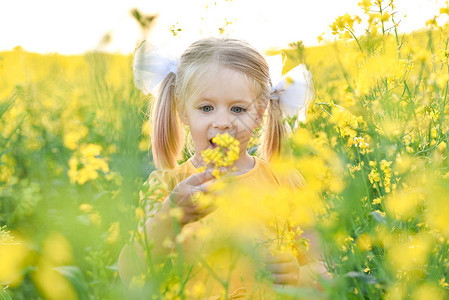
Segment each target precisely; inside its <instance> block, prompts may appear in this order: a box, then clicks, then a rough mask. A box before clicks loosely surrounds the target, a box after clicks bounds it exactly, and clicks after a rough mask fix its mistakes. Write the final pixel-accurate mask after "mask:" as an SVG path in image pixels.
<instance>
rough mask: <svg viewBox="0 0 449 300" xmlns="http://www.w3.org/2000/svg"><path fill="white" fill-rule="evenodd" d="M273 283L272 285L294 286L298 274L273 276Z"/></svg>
mask: <svg viewBox="0 0 449 300" xmlns="http://www.w3.org/2000/svg"><path fill="white" fill-rule="evenodd" d="M272 277H273V283H274V284H288V285H295V284H297V283H298V280H299V273H298V274H296V273H289V274H273V275H272Z"/></svg>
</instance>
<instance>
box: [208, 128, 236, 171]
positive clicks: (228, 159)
mask: <svg viewBox="0 0 449 300" xmlns="http://www.w3.org/2000/svg"><path fill="white" fill-rule="evenodd" d="M212 142H213V143H214V144H215V145H216V147H215V148H213V149H210V148H209V149H206V150H204V151H202V152H201V156H202V157H203V160H204V162H205V163H206V164H207V166H209V167H211V168H213V171H212V175H213V176H215V177H216V178H219V177H221V176H223V175H224V172H223V171H222V170H221V169H220V168H222V167H230V166H232V165H233V164H234V162H235V161H236V160H237V159H238V158H239V155H240V143H239V141H238V140H236V139H235V138H233V137H232V136H231V135H230V134H229V133H225V134H217V135H216V136H215V137H214V138H213V139H212ZM207 166H206V167H202V168H200V169H199V171H200V172H202V171H204V170H205V169H206V168H207Z"/></svg>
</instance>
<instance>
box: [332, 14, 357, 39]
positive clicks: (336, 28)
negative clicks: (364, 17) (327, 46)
mask: <svg viewBox="0 0 449 300" xmlns="http://www.w3.org/2000/svg"><path fill="white" fill-rule="evenodd" d="M355 22H357V23H360V22H361V19H360V18H359V17H358V16H354V17H351V16H350V15H349V14H345V15H344V16H340V17H338V18H337V19H336V20H335V22H334V23H333V24H332V25H331V28H332V34H333V35H337V34H340V36H344V34H345V33H348V32H350V33H351V34H352V32H353V31H354V23H355ZM347 37H350V36H347Z"/></svg>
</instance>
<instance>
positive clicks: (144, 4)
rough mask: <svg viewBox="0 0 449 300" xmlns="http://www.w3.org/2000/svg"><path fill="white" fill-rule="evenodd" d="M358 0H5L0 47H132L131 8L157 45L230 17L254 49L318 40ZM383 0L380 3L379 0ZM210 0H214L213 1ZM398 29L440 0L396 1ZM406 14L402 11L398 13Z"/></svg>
mask: <svg viewBox="0 0 449 300" xmlns="http://www.w3.org/2000/svg"><path fill="white" fill-rule="evenodd" d="M358 2H359V0H269V1H267V0H232V1H226V0H76V1H75V0H65V1H64V0H38V1H36V0H9V1H8V0H4V1H0V51H3V50H11V49H12V48H14V47H15V46H18V45H21V46H22V47H23V48H24V49H25V50H27V51H32V52H39V53H49V52H58V53H62V54H79V53H83V52H85V51H90V50H94V49H98V48H99V45H100V41H101V39H102V37H103V36H105V34H107V33H109V34H110V35H111V37H112V40H111V42H110V43H109V44H108V45H107V46H105V47H104V48H102V49H103V50H106V51H110V52H120V53H131V52H132V51H133V50H134V48H135V45H136V43H137V42H138V41H139V40H142V33H141V31H140V29H139V26H138V25H137V22H136V21H135V20H134V19H133V18H132V17H131V15H130V13H129V12H130V10H131V9H132V8H138V9H139V10H140V11H141V12H143V13H145V14H153V13H158V14H159V17H158V21H157V24H156V25H155V27H154V28H153V30H152V32H151V33H150V36H148V37H147V38H148V39H150V40H151V41H152V42H153V43H155V44H164V43H166V42H167V41H169V40H170V41H172V42H173V40H174V38H173V37H172V36H171V33H170V31H169V27H170V25H175V26H178V27H180V28H182V29H183V31H181V32H180V34H179V36H178V37H177V39H176V40H175V41H176V45H179V46H176V48H178V49H182V50H183V49H184V48H185V47H186V46H187V45H188V44H189V43H191V42H193V41H195V40H197V39H198V38H200V37H201V36H202V35H203V36H204V35H216V33H217V32H218V28H219V27H221V26H223V24H224V23H225V22H226V19H227V20H228V21H232V24H230V25H229V26H228V28H227V32H228V33H229V34H230V35H232V36H234V37H240V38H244V39H246V40H248V41H249V42H250V43H252V44H254V45H255V46H256V47H259V48H260V49H265V48H268V47H272V46H275V47H276V46H277V47H283V46H284V47H285V46H287V44H288V43H289V42H292V41H298V40H302V41H303V42H304V44H305V45H306V46H311V45H315V44H317V36H318V35H320V34H321V33H323V32H326V33H330V28H329V25H330V24H331V23H332V22H333V20H335V18H336V17H338V16H340V15H343V14H344V13H346V12H348V13H350V14H359V15H360V14H361V10H360V8H359V7H358V6H357V3H358ZM385 2H387V1H385ZM214 3H216V4H215V5H214ZM395 5H396V7H397V11H398V14H397V17H396V19H401V20H402V21H401V23H400V25H399V28H400V30H401V31H402V32H410V31H412V30H416V29H419V28H422V27H424V25H425V22H426V20H427V19H430V18H432V17H433V16H434V15H436V14H438V12H439V8H440V7H443V6H445V0H395ZM404 15H406V17H404Z"/></svg>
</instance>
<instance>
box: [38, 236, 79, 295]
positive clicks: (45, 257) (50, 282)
mask: <svg viewBox="0 0 449 300" xmlns="http://www.w3.org/2000/svg"><path fill="white" fill-rule="evenodd" d="M71 263H72V249H71V246H70V244H69V241H68V240H67V238H66V237H65V236H64V235H62V234H61V233H58V232H54V233H51V234H50V235H49V236H48V237H47V238H46V239H45V241H44V245H43V247H42V255H41V257H40V258H39V263H38V265H37V269H36V271H35V272H34V273H33V280H34V281H35V282H36V284H37V286H38V287H39V289H40V290H41V291H42V293H43V295H44V296H45V298H46V299H67V300H71V299H77V296H76V292H75V290H74V288H73V286H72V285H71V283H70V282H69V281H68V280H67V279H66V278H65V277H64V275H62V274H61V273H60V272H59V271H57V267H59V266H64V265H69V264H71Z"/></svg>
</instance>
